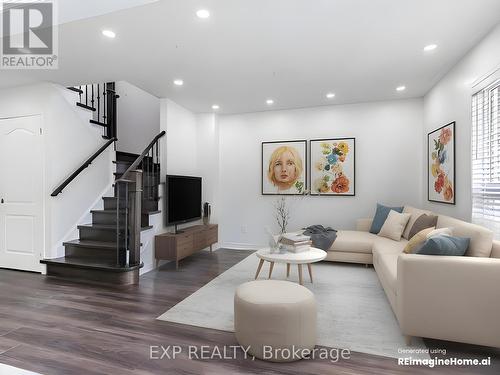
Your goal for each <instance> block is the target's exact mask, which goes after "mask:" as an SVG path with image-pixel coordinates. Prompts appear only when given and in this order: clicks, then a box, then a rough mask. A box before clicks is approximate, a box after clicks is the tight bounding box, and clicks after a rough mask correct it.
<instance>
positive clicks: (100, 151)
mask: <svg viewBox="0 0 500 375" xmlns="http://www.w3.org/2000/svg"><path fill="white" fill-rule="evenodd" d="M115 141H117V139H116V138H111V139H110V140H109V141H107V142H106V143H105V144H104V145H103V146H102V147H101V148H100V149H99V150H97V151H96V152H95V153H94V154H93V155H92V156H91V157H90V158H88V159H87V160H86V161H85V162H84V163H83V164H82V165H81V166H80V168H78V169H77V170H76V171H74V172H73V173H72V174H71V176H69V177H68V178H67V179H66V180H64V182H63V183H62V184H61V185H59V186H58V187H57V189H56V190H54V191H53V192H52V194H50V195H51V196H52V197H55V196H57V195H59V193H61V192H62V191H63V189H64V188H65V187H66V186H68V185H69V184H70V182H71V181H73V180H74V179H75V177H76V176H78V175H79V174H80V173H81V172H82V171H83V170H84V169H85V168H87V167H88V166H89V165H90V164H92V162H93V161H94V159H95V158H97V157H98V156H99V155H100V154H101V153H102V152H103V151H104V150H106V149H107V148H108V147H109V145H110V144H111V143H113V142H115Z"/></svg>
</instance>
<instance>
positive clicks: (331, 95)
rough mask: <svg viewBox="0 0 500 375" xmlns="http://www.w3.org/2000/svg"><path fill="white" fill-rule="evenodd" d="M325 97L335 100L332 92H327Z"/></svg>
mask: <svg viewBox="0 0 500 375" xmlns="http://www.w3.org/2000/svg"><path fill="white" fill-rule="evenodd" d="M326 97H327V98H328V99H332V98H335V94H334V93H333V92H329V93H328V94H326Z"/></svg>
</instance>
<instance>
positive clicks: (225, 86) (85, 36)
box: [0, 0, 500, 113]
mask: <svg viewBox="0 0 500 375" xmlns="http://www.w3.org/2000/svg"><path fill="white" fill-rule="evenodd" d="M63 1H66V0H62V2H63ZM72 1H73V0H72ZM87 1H88V0H87ZM87 1H85V2H83V1H81V3H84V4H85V5H86V6H89V2H87ZM126 2H128V3H133V2H134V1H133V0H130V1H125V3H126ZM93 3H94V5H95V4H98V3H99V2H97V1H95V2H93ZM101 3H102V1H101ZM115 3H116V1H115ZM136 3H140V1H138V0H137V1H136ZM135 5H137V4H135ZM95 6H97V5H95ZM201 8H205V9H208V10H210V12H211V14H212V16H211V17H210V18H209V19H206V20H201V19H198V18H197V17H196V15H195V12H196V10H198V9H201ZM60 10H61V12H63V10H64V9H63V7H61V9H60ZM104 13H105V12H104ZM73 17H74V15H73ZM499 22H500V1H499V0H404V1H403V0H160V1H158V2H154V3H150V4H147V5H143V6H138V7H133V8H130V9H124V10H119V11H116V12H113V13H108V14H103V15H100V16H96V17H92V18H87V19H81V20H78V21H73V22H69V23H65V24H63V25H61V26H60V29H59V44H60V48H59V56H60V58H59V69H58V70H56V71H1V72H0V87H8V86H12V85H17V84H23V83H29V82H32V81H34V80H40V79H42V80H50V81H54V82H58V83H61V84H64V85H70V84H78V83H82V82H83V83H84V82H97V81H101V80H126V81H128V82H130V83H132V84H134V85H136V86H139V87H141V88H143V89H144V90H146V91H149V92H150V93H152V94H154V95H156V96H158V97H168V98H170V99H172V100H174V101H175V102H177V103H179V104H181V105H183V106H185V107H186V108H188V109H190V110H192V111H194V112H209V111H211V106H212V104H215V103H217V104H219V105H220V107H221V109H220V110H219V112H220V113H241V112H253V111H262V110H269V109H283V108H299V107H309V106H317V105H329V104H340V103H354V102H364V101H374V100H387V99H396V98H409V97H420V96H423V95H424V94H425V93H426V92H427V91H428V90H429V89H430V88H431V87H432V86H433V85H434V84H435V83H436V82H437V81H438V80H439V78H440V77H442V76H443V74H444V73H446V72H447V71H448V70H449V69H450V68H451V67H452V66H453V65H454V64H455V63H456V62H457V61H458V60H459V59H460V58H461V57H462V56H463V55H464V54H465V53H466V52H467V51H468V50H470V49H471V48H472V47H473V46H474V45H475V44H476V43H477V42H478V41H480V40H481V38H483V37H484V36H485V35H486V34H487V33H488V32H489V31H490V30H491V29H492V28H493V27H494V26H495V25H496V24H498V23H499ZM103 28H109V29H112V30H114V31H115V32H116V34H117V37H116V39H113V40H112V39H107V38H105V37H103V36H102V35H101V30H102V29H103ZM430 43H437V44H438V45H439V47H438V48H437V50H435V51H433V52H431V53H424V52H423V51H422V48H423V47H424V46H425V45H427V44H430ZM175 78H182V79H183V80H184V82H185V84H184V86H182V87H177V86H174V85H173V84H172V81H173V79H175ZM401 84H404V85H405V86H406V87H407V89H406V91H404V92H396V91H395V87H396V86H398V85H401ZM329 91H332V92H334V93H335V94H336V97H335V98H334V99H333V100H327V99H326V98H325V94H326V93H327V92H329ZM267 98H273V99H274V101H275V104H274V105H273V106H272V107H269V106H267V105H266V103H265V101H266V99H267Z"/></svg>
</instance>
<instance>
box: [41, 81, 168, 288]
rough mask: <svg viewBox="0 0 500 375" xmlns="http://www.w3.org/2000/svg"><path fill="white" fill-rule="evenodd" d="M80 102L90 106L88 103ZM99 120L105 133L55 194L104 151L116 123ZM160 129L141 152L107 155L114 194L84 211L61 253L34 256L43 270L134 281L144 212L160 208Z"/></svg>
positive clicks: (101, 280)
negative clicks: (85, 219)
mask: <svg viewBox="0 0 500 375" xmlns="http://www.w3.org/2000/svg"><path fill="white" fill-rule="evenodd" d="M71 89H72V90H73V91H76V90H75V89H74V88H71ZM78 90H80V91H77V92H79V93H80V92H85V91H84V90H82V89H81V86H80V88H78ZM87 91H88V89H87ZM113 94H114V91H113ZM108 95H110V94H109V93H108ZM81 96H82V94H81V93H80V97H81ZM88 103H90V104H91V105H92V104H93V103H92V102H89V101H87V103H85V102H83V104H82V103H81V99H80V102H78V103H76V104H77V105H78V107H82V105H83V106H87V105H88ZM94 103H95V102H94ZM79 104H81V105H79ZM108 105H109V104H108ZM83 108H84V109H86V110H88V109H89V108H90V110H92V108H94V107H91V106H89V108H85V107H83ZM108 108H109V106H108ZM114 110H116V105H115V106H114ZM108 119H109V117H108ZM96 121H97V120H96ZM91 122H92V120H91ZM102 124H104V125H105V126H103V127H104V128H105V129H106V132H105V134H104V135H103V137H104V138H108V136H109V137H111V139H110V140H109V141H108V142H107V144H106V145H104V146H103V147H101V148H100V149H99V150H98V151H97V152H96V153H95V154H94V155H93V156H92V157H91V158H89V159H88V160H87V161H86V162H84V164H83V165H82V166H81V167H80V168H79V169H77V170H76V171H75V172H74V173H73V174H72V175H71V176H70V177H69V178H68V179H67V180H66V181H64V182H63V183H62V184H61V186H59V187H58V188H57V189H56V190H55V191H54V193H52V196H54V197H55V196H57V195H58V194H60V193H61V192H62V191H63V189H64V188H65V187H66V186H67V185H68V184H69V183H70V182H71V181H72V180H73V179H74V178H75V177H76V175H78V173H80V172H81V170H83V169H85V168H86V167H88V166H89V165H90V164H91V161H92V160H93V159H95V158H96V157H97V156H98V155H97V154H98V153H100V152H102V151H104V149H105V148H106V147H107V145H108V143H112V142H114V141H116V138H114V135H116V126H114V128H113V127H111V126H108V124H107V123H104V122H103V123H102ZM164 134H165V132H162V133H160V134H158V135H157V136H156V137H155V138H154V139H153V141H152V142H151V143H150V144H149V145H148V146H147V147H146V149H145V150H144V152H143V153H142V154H141V155H137V154H130V153H125V152H118V151H117V152H116V160H115V161H113V163H114V164H115V166H116V172H115V173H114V176H115V184H114V196H113V197H102V199H103V207H104V208H103V209H102V210H92V211H90V213H91V215H92V222H91V223H88V224H82V225H78V232H79V238H78V239H75V240H72V241H68V242H64V243H63V245H64V249H65V250H64V251H65V254H64V257H61V258H56V259H43V260H41V261H40V262H41V263H43V264H46V266H47V275H48V276H55V277H60V278H65V279H73V280H78V281H83V282H91V283H100V284H108V285H128V284H137V283H138V282H139V269H140V268H141V267H142V266H143V263H142V262H141V261H140V247H141V246H142V244H141V243H140V233H141V232H142V231H145V230H149V229H151V228H152V226H150V224H149V217H150V215H152V214H156V213H159V212H160V211H159V210H158V201H159V191H158V190H159V185H160V164H159V160H160V159H159V138H161V137H162V136H163V135H164Z"/></svg>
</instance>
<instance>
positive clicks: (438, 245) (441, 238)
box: [415, 235, 470, 256]
mask: <svg viewBox="0 0 500 375" xmlns="http://www.w3.org/2000/svg"><path fill="white" fill-rule="evenodd" d="M469 242H470V238H462V237H452V236H446V235H438V236H434V237H431V238H429V239H428V240H427V241H425V243H424V245H423V246H422V247H421V248H420V249H417V251H415V254H424V255H455V256H462V255H464V254H465V252H466V251H467V249H468V248H469Z"/></svg>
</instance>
